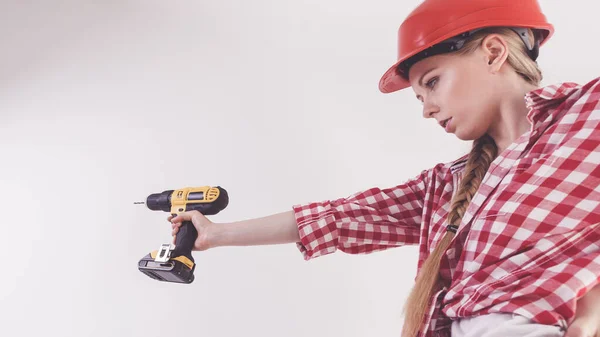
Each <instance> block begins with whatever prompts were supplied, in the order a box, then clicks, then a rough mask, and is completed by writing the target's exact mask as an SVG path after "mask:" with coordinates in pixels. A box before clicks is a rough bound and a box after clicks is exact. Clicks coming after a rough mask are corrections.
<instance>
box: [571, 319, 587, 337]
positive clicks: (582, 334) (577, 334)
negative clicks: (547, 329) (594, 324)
mask: <svg viewBox="0 0 600 337" xmlns="http://www.w3.org/2000/svg"><path fill="white" fill-rule="evenodd" d="M590 332H591V331H590V327H589V326H588V324H586V322H585V321H582V320H575V321H573V322H572V323H571V325H570V326H569V328H568V329H567V332H566V333H565V335H564V337H591V336H594V334H593V333H590Z"/></svg>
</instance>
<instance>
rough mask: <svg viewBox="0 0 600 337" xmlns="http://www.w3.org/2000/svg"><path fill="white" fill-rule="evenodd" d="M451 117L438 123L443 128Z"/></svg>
mask: <svg viewBox="0 0 600 337" xmlns="http://www.w3.org/2000/svg"><path fill="white" fill-rule="evenodd" d="M451 119H452V117H450V118H448V119H444V120H443V121H440V125H441V126H442V127H443V128H444V129H445V128H446V126H448V122H449V121H450V120H451Z"/></svg>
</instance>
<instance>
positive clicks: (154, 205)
mask: <svg viewBox="0 0 600 337" xmlns="http://www.w3.org/2000/svg"><path fill="white" fill-rule="evenodd" d="M171 195H173V190H170V191H164V192H162V193H153V194H150V195H149V196H148V198H146V206H147V207H148V208H149V209H151V210H153V211H164V212H170V211H171Z"/></svg>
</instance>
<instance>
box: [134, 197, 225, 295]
mask: <svg viewBox="0 0 600 337" xmlns="http://www.w3.org/2000/svg"><path fill="white" fill-rule="evenodd" d="M143 203H144V202H137V203H136V204H143ZM145 204H146V206H147V207H148V208H149V209H151V210H153V211H165V212H170V213H171V215H173V216H176V215H177V214H179V213H182V212H188V211H194V210H196V211H199V212H200V213H202V214H203V215H214V214H217V213H219V212H220V211H222V210H223V209H224V208H225V207H227V204H229V196H228V195H227V191H225V189H223V188H221V187H220V186H217V187H210V186H202V187H186V188H182V189H178V190H168V191H164V192H162V193H154V194H150V195H149V196H148V198H146V202H145ZM197 237H198V231H196V227H194V224H192V222H191V221H184V222H183V223H182V224H181V227H179V231H178V232H177V235H176V236H175V247H173V246H172V245H171V244H170V243H165V244H162V245H161V246H160V248H159V249H158V250H155V251H153V252H151V253H150V254H147V255H146V256H144V257H143V258H142V259H141V260H140V261H139V263H138V269H139V270H140V271H141V272H142V273H144V274H146V275H148V276H149V277H151V278H153V279H155V280H159V281H164V282H175V283H192V282H193V281H194V269H195V268H196V264H195V262H194V258H193V257H192V249H193V248H194V242H195V241H196V238H197Z"/></svg>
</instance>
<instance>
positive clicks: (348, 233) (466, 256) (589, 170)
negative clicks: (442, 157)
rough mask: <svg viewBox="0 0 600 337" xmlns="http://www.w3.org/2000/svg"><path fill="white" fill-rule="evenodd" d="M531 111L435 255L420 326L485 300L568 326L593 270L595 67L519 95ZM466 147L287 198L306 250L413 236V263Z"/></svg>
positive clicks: (436, 233) (446, 199)
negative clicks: (454, 154)
mask: <svg viewBox="0 0 600 337" xmlns="http://www.w3.org/2000/svg"><path fill="white" fill-rule="evenodd" d="M525 99H526V102H527V106H528V108H529V113H528V115H527V118H528V120H529V121H530V122H531V125H532V127H531V129H530V131H528V132H526V133H525V134H523V135H521V136H520V137H519V138H518V139H517V140H515V141H514V142H513V143H512V144H511V145H510V146H509V147H508V148H507V149H506V150H505V151H503V152H502V153H500V154H499V155H498V157H497V158H496V159H495V160H494V161H493V162H492V164H491V166H490V168H489V169H488V172H487V174H486V176H485V177H484V179H483V181H482V183H481V185H480V187H479V190H478V192H477V193H476V194H475V195H474V197H473V199H472V201H471V203H470V205H469V207H468V209H467V210H466V212H465V214H464V217H463V218H462V221H461V223H460V225H459V229H458V232H457V233H456V236H455V237H454V241H453V243H452V244H451V246H450V248H449V249H448V251H447V252H446V254H445V256H444V257H443V259H442V262H441V263H442V264H441V270H440V274H441V277H442V279H443V280H444V282H445V286H444V287H443V288H442V289H441V290H440V291H439V292H437V293H436V294H435V295H434V296H433V297H432V299H431V302H430V310H429V313H428V315H427V316H426V319H425V320H424V321H423V323H422V326H421V331H420V333H419V334H418V337H434V336H435V337H438V336H439V337H442V336H443V337H448V336H450V326H451V323H452V320H456V319H459V318H462V317H469V316H476V315H483V314H487V313H493V312H507V313H516V314H520V315H523V316H525V317H527V318H530V319H531V320H533V321H534V322H537V323H542V324H549V325H557V326H560V327H561V328H562V329H565V330H566V328H567V327H568V325H569V324H570V323H571V321H572V320H573V318H574V314H575V309H576V301H577V299H578V298H580V297H582V296H583V295H584V294H585V293H586V292H587V291H588V290H590V289H591V288H593V287H594V286H595V285H596V284H598V283H599V282H600V228H599V226H598V224H599V223H600V187H599V185H600V165H599V164H600V107H599V106H598V104H599V103H598V102H599V99H600V78H598V79H595V80H593V81H591V82H589V83H588V84H586V85H583V86H581V85H577V84H575V83H562V84H560V85H551V86H547V87H543V88H539V89H536V90H534V91H531V92H529V93H528V94H527V95H526V96H525ZM466 158H467V156H466V155H465V156H463V157H462V158H459V159H458V160H456V161H453V162H450V163H444V164H438V165H436V166H435V167H433V168H431V169H429V170H425V171H423V172H421V174H420V175H418V176H417V177H415V178H414V179H411V180H409V181H407V182H405V183H403V184H401V185H398V186H395V187H391V188H387V189H380V188H372V189H369V190H367V191H363V192H360V193H356V194H354V195H352V196H349V197H347V198H341V199H337V200H328V201H322V202H314V203H309V204H304V205H294V206H293V209H294V211H295V215H296V220H297V223H298V229H299V233H300V238H301V242H298V243H297V246H298V248H299V249H300V251H301V252H302V254H303V256H304V259H305V260H309V259H311V258H315V257H318V256H322V255H325V254H329V253H333V252H335V251H336V250H338V249H339V250H341V251H343V252H346V253H350V254H366V253H372V252H375V251H380V250H384V249H388V248H393V247H398V246H403V245H409V244H415V245H416V244H419V247H420V249H419V262H418V270H420V269H421V267H422V265H423V262H424V261H425V259H426V258H427V256H428V255H429V254H430V252H431V251H433V249H434V248H435V247H436V246H437V244H438V243H439V241H440V240H441V238H442V237H443V236H444V235H445V234H446V226H447V219H446V217H447V215H448V212H449V210H450V201H451V199H452V196H453V194H454V193H455V192H456V189H457V186H458V184H459V182H460V179H461V175H462V171H463V170H464V166H465V163H466Z"/></svg>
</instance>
